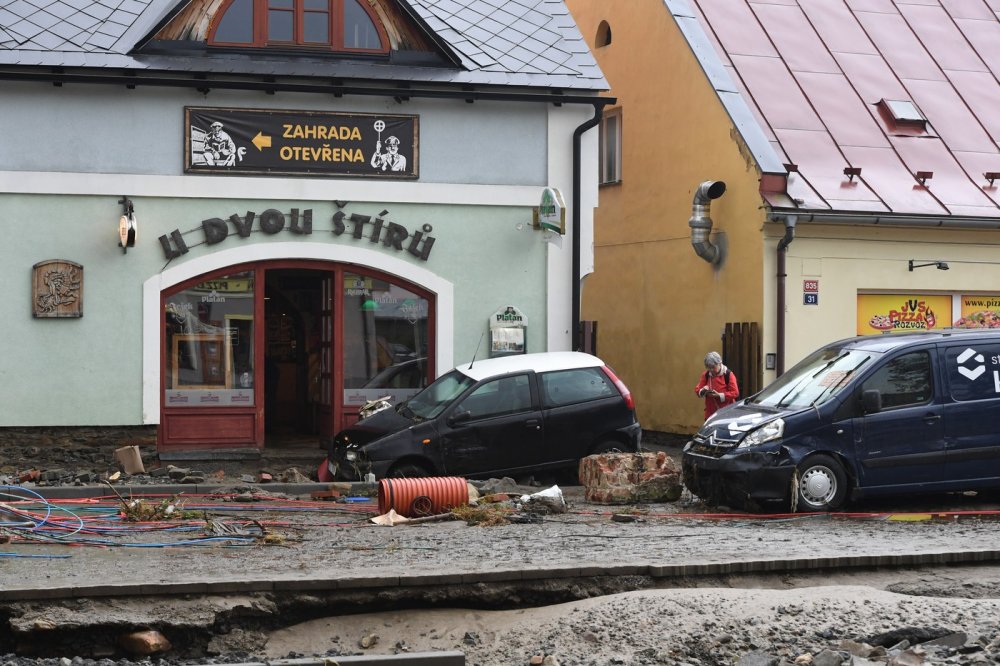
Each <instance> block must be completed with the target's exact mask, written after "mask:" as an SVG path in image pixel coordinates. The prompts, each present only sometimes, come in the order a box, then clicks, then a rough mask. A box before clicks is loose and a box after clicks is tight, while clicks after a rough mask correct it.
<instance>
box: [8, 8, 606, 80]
mask: <svg viewBox="0 0 1000 666" xmlns="http://www.w3.org/2000/svg"><path fill="white" fill-rule="evenodd" d="M182 1H183V0H0V66H10V65H25V66H51V67H88V68H91V67H94V68H114V69H131V70H160V71H184V72H192V71H193V72H206V73H233V74H267V75H296V76H312V75H315V76H322V77H325V78H329V77H341V78H345V79H349V78H370V79H383V78H385V79H395V80H410V81H413V82H423V83H457V84H479V85H499V86H518V87H523V86H526V87H546V88H566V89H575V90H591V91H595V90H606V89H607V88H608V84H607V82H606V81H605V79H604V76H603V74H602V73H601V71H600V69H599V68H598V66H597V63H596V62H595V61H594V58H593V56H592V55H591V54H590V51H589V49H588V48H587V44H586V42H585V41H584V39H583V37H582V36H581V35H580V31H579V30H578V29H577V27H576V23H575V22H574V21H573V18H572V16H571V15H570V13H569V10H568V9H567V8H566V5H565V4H564V2H563V0H401V2H403V3H404V4H405V5H408V7H409V9H410V11H411V12H412V13H413V15H415V16H417V17H419V19H420V20H421V21H423V22H424V24H425V25H426V26H427V27H428V28H429V29H430V30H431V31H432V32H434V33H436V36H437V39H438V40H439V41H440V42H441V43H442V44H443V45H444V46H445V47H446V48H448V49H450V51H451V52H452V54H453V55H454V56H455V57H456V58H457V60H458V61H459V62H460V64H461V67H462V69H451V68H443V67H420V66H399V65H392V64H388V63H377V62H371V61H362V60H350V59H329V58H326V59H323V58H315V57H313V58H310V57H295V58H287V57H277V56H272V55H267V54H260V55H255V56H253V57H251V56H249V55H246V54H239V53H218V54H213V55H211V56H204V55H199V56H191V55H176V56H175V55H143V54H141V53H133V49H134V48H135V46H136V45H137V44H138V43H140V42H141V41H142V40H143V39H144V38H145V37H147V36H148V34H149V33H150V32H151V31H152V30H153V29H154V28H155V27H156V26H158V25H159V24H160V22H161V21H162V20H163V19H164V18H165V17H166V16H168V15H169V14H170V12H171V11H173V10H174V9H175V8H176V6H177V5H178V4H179V3H181V2H182Z"/></svg>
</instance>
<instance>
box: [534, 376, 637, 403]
mask: <svg viewBox="0 0 1000 666" xmlns="http://www.w3.org/2000/svg"><path fill="white" fill-rule="evenodd" d="M540 377H541V380H542V404H543V406H544V407H546V408H549V407H560V406H562V405H572V404H574V403H578V402H586V401H588V400H598V399H600V398H609V397H612V396H615V395H619V393H618V389H616V388H615V386H614V384H612V383H611V380H610V379H608V376H607V375H606V374H604V373H603V372H601V369H600V368H577V369H575V370H558V371H556V372H546V373H545V374H543V375H540Z"/></svg>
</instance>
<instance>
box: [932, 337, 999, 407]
mask: <svg viewBox="0 0 1000 666" xmlns="http://www.w3.org/2000/svg"><path fill="white" fill-rule="evenodd" d="M944 361H945V367H947V375H948V387H949V389H950V391H951V397H952V398H954V399H955V400H958V401H963V402H964V401H966V400H984V399H986V398H998V397H1000V379H998V378H997V377H996V376H995V375H996V374H997V372H998V368H1000V346H998V345H984V344H981V343H971V344H968V345H965V344H963V345H961V346H956V347H949V348H948V349H946V350H945V352H944Z"/></svg>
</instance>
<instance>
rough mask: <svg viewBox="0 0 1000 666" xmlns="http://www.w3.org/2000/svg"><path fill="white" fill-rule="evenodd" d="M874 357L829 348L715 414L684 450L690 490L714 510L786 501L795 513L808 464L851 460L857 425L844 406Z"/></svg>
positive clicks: (870, 354) (864, 353) (745, 507)
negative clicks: (817, 459) (818, 458)
mask: <svg viewBox="0 0 1000 666" xmlns="http://www.w3.org/2000/svg"><path fill="white" fill-rule="evenodd" d="M875 355H876V354H874V353H873V352H871V351H867V350H864V351H862V350H852V349H846V348H840V347H837V346H835V345H832V346H828V347H825V348H823V349H820V350H819V351H817V352H815V353H814V354H812V355H810V356H809V357H807V358H805V359H803V360H802V361H801V362H800V363H799V364H797V365H796V366H795V367H794V368H792V369H791V370H789V371H788V372H786V373H785V374H783V375H782V376H781V377H779V378H778V379H777V380H776V381H775V382H774V383H772V384H771V385H770V386H768V387H767V388H765V389H764V390H763V391H761V392H760V393H758V394H756V395H754V396H751V397H750V398H747V399H745V400H742V401H740V402H737V403H736V404H734V405H731V406H729V407H727V408H725V409H722V410H720V411H718V412H716V413H715V414H714V415H713V416H712V417H711V418H709V419H708V421H706V422H705V424H704V425H703V426H702V427H701V429H700V430H699V431H698V433H697V434H695V436H694V437H693V438H692V439H691V440H690V441H689V442H688V443H687V445H686V446H685V447H684V454H683V458H682V470H683V481H684V485H685V486H686V487H687V488H688V490H690V491H691V492H692V493H693V494H694V495H697V496H698V497H700V498H701V499H702V500H704V501H705V502H706V503H708V504H710V505H722V506H729V507H737V508H741V509H746V510H751V511H756V510H760V509H761V508H763V507H764V506H765V505H768V504H771V505H773V504H775V503H784V504H785V507H784V508H785V509H787V508H792V509H793V510H794V508H795V505H796V502H795V500H796V498H797V493H796V492H793V485H794V484H796V483H797V482H798V480H799V477H800V475H801V473H802V472H803V462H804V461H807V460H809V458H810V457H811V456H815V455H817V454H821V455H831V456H836V457H838V458H847V457H849V454H850V449H851V447H852V446H853V437H852V432H853V431H852V427H853V426H852V420H851V418H850V411H851V410H850V409H843V406H844V404H845V401H846V400H847V399H848V397H849V396H850V394H851V391H850V390H849V389H848V387H850V386H852V385H853V383H854V379H855V378H856V377H857V376H858V375H859V372H860V371H861V370H862V368H865V367H868V366H869V365H870V363H871V362H872V359H873V357H874V356H875ZM842 493H843V490H842V491H841V494H840V495H839V496H838V497H837V500H838V501H840V500H842V499H843V494H842Z"/></svg>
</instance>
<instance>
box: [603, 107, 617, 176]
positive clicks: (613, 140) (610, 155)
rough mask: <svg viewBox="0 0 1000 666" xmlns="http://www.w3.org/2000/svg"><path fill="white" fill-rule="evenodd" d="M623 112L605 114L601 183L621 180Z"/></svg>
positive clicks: (615, 111)
mask: <svg viewBox="0 0 1000 666" xmlns="http://www.w3.org/2000/svg"><path fill="white" fill-rule="evenodd" d="M621 136H622V128H621V110H620V109H615V110H613V111H610V112H608V113H607V114H605V116H604V118H603V119H602V121H601V127H600V153H601V154H600V160H601V183H617V182H618V181H620V180H621V159H622V153H621Z"/></svg>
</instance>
